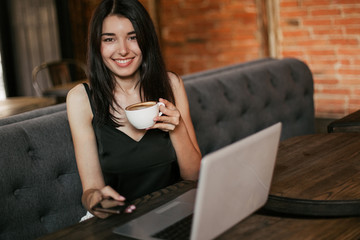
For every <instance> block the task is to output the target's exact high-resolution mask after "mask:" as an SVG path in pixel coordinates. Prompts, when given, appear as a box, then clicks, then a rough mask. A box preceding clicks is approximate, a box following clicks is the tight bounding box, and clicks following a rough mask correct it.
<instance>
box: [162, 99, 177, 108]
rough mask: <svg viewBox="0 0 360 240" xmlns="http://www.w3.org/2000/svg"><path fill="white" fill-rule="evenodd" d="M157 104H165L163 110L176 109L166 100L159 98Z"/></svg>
mask: <svg viewBox="0 0 360 240" xmlns="http://www.w3.org/2000/svg"><path fill="white" fill-rule="evenodd" d="M159 102H162V103H164V104H165V108H169V109H172V110H173V109H176V107H175V105H174V104H173V103H172V102H169V101H168V100H166V99H164V98H159ZM160 107H164V106H160Z"/></svg>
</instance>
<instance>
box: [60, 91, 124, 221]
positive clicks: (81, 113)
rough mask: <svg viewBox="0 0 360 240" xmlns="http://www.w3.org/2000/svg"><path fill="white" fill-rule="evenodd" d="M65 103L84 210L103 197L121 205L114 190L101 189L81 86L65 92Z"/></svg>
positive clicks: (89, 111) (89, 121)
mask: <svg viewBox="0 0 360 240" xmlns="http://www.w3.org/2000/svg"><path fill="white" fill-rule="evenodd" d="M66 102H67V114H68V119H69V124H70V129H71V135H72V138H73V143H74V149H75V157H76V163H77V167H78V171H79V175H80V179H81V183H82V188H83V196H82V203H83V205H84V207H85V208H86V209H87V210H88V211H91V208H92V207H93V206H94V205H95V204H96V203H98V202H99V201H101V200H102V199H103V198H104V197H112V198H114V199H116V200H119V201H123V200H124V198H123V197H122V196H120V195H119V194H118V193H117V192H116V191H115V190H113V189H112V188H111V187H109V186H105V183H104V178H103V175H102V171H101V167H100V162H99V158H98V150H97V144H96V138H95V133H94V130H93V127H92V123H91V122H92V118H93V115H92V111H91V107H90V103H89V99H88V97H87V94H86V91H85V88H84V87H83V86H82V85H78V86H76V87H74V88H73V89H72V90H71V91H70V92H69V94H68V96H67V100H66ZM93 213H94V214H95V215H96V216H98V217H102V218H104V217H106V216H107V214H102V213H97V212H93Z"/></svg>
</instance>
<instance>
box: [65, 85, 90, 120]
mask: <svg viewBox="0 0 360 240" xmlns="http://www.w3.org/2000/svg"><path fill="white" fill-rule="evenodd" d="M66 107H67V111H68V115H69V114H74V115H78V114H84V115H86V116H88V117H90V116H91V115H92V112H91V107H90V102H89V98H88V95H87V93H86V90H85V87H84V86H83V84H78V85H76V86H75V87H74V88H72V89H71V90H70V91H69V93H68V94H67V97H66Z"/></svg>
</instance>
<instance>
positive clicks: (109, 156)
mask: <svg viewBox="0 0 360 240" xmlns="http://www.w3.org/2000/svg"><path fill="white" fill-rule="evenodd" d="M84 86H85V89H86V92H87V94H88V97H89V101H90V105H91V109H92V111H93V115H94V118H95V114H94V108H93V103H92V99H91V97H90V96H91V92H90V89H89V86H88V85H87V84H86V83H84ZM94 118H93V120H92V125H93V128H94V131H95V135H96V141H97V146H98V152H99V160H100V165H101V169H102V172H103V175H104V180H105V184H106V185H109V186H111V187H112V188H114V189H115V190H116V191H117V192H118V193H119V194H120V195H122V196H124V197H126V199H127V200H129V201H131V200H133V199H135V198H138V197H140V196H143V195H146V194H149V193H151V192H153V191H157V190H159V189H161V188H164V187H166V186H168V185H171V184H174V183H175V182H177V181H179V180H180V171H179V167H178V163H177V158H176V153H175V150H174V148H173V146H172V143H171V140H170V136H169V133H167V132H164V131H161V130H159V129H152V130H148V131H147V132H146V133H145V135H144V136H143V138H142V139H141V140H140V141H139V142H137V141H135V140H133V139H132V138H131V137H129V136H128V135H126V134H125V133H123V132H122V131H120V130H118V129H116V128H115V127H114V126H113V125H110V124H109V125H107V124H104V125H99V124H96V121H95V120H94Z"/></svg>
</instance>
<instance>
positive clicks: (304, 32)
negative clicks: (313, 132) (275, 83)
mask: <svg viewBox="0 0 360 240" xmlns="http://www.w3.org/2000/svg"><path fill="white" fill-rule="evenodd" d="M279 2H280V8H279V9H280V10H279V16H280V18H279V19H280V21H279V46H280V48H279V57H287V56H294V57H297V58H299V59H302V60H304V61H305V62H307V63H308V65H309V66H310V68H311V70H312V72H313V75H314V80H315V107H316V115H317V116H318V117H335V118H337V117H341V116H343V115H346V114H348V113H351V112H353V111H355V110H358V109H360V0H280V1H279Z"/></svg>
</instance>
